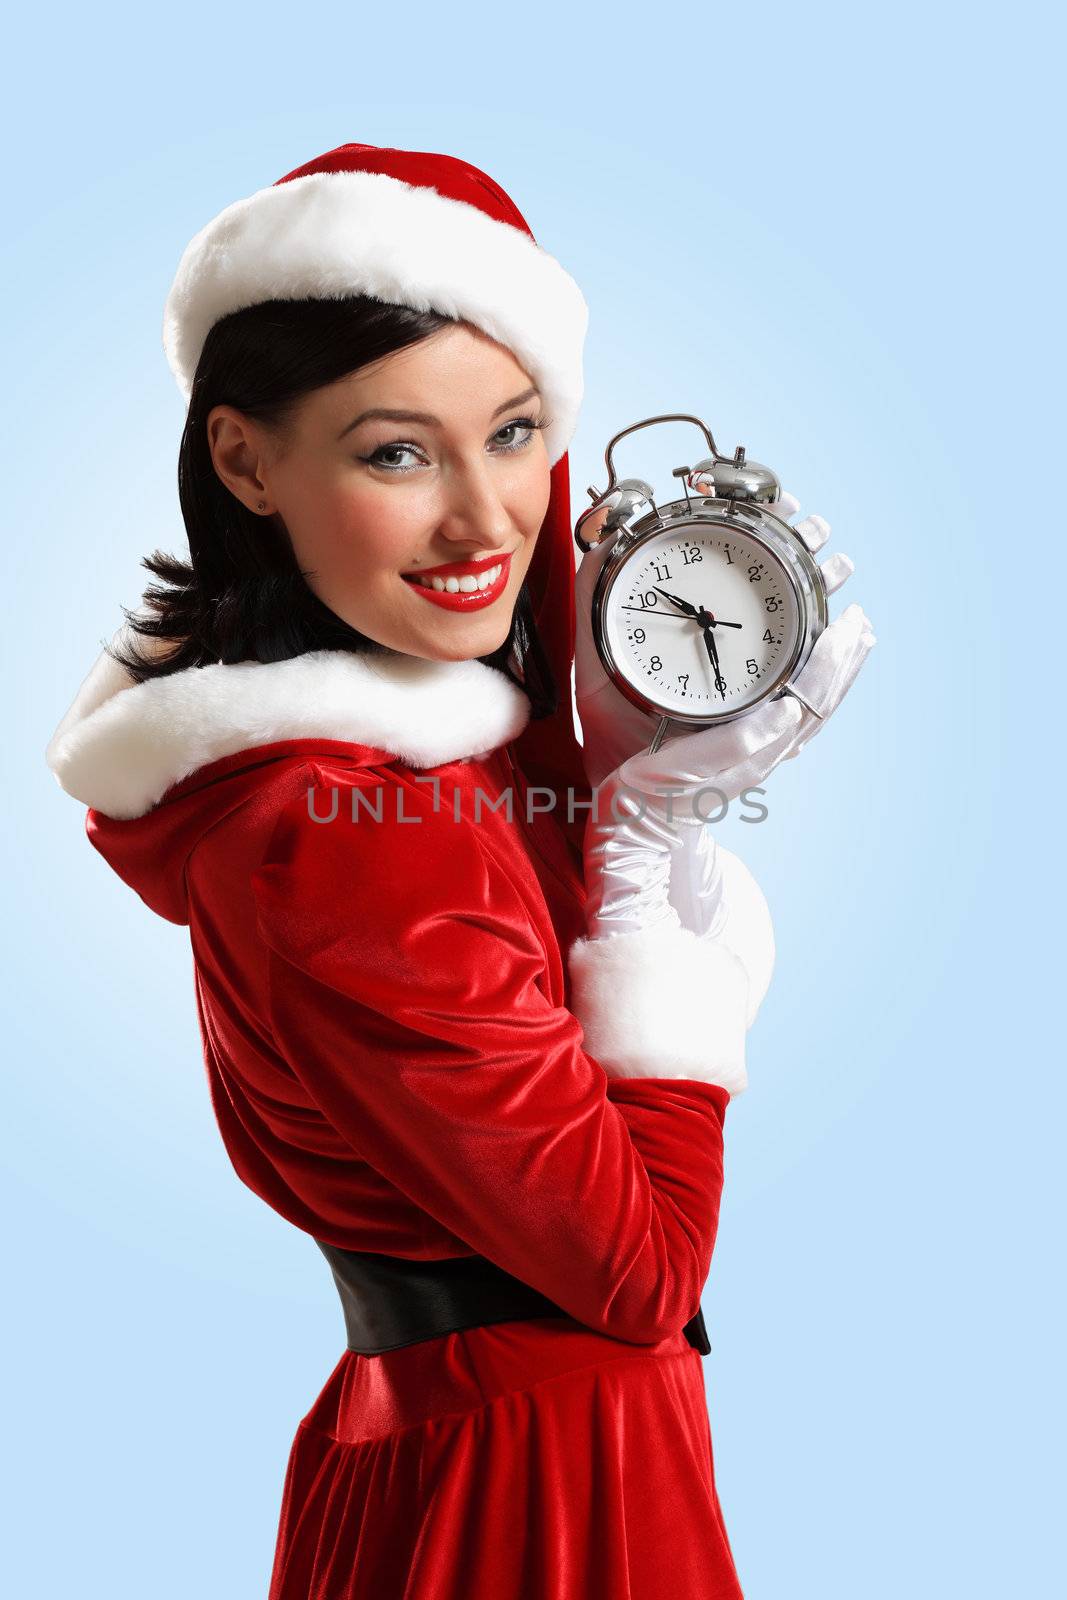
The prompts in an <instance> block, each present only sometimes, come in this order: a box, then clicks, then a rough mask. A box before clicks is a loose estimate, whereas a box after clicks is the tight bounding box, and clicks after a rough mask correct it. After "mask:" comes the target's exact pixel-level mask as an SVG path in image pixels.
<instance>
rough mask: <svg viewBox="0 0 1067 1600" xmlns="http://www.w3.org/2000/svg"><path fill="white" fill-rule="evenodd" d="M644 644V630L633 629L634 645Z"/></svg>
mask: <svg viewBox="0 0 1067 1600" xmlns="http://www.w3.org/2000/svg"><path fill="white" fill-rule="evenodd" d="M644 642H645V630H644V628H635V629H634V644H644Z"/></svg>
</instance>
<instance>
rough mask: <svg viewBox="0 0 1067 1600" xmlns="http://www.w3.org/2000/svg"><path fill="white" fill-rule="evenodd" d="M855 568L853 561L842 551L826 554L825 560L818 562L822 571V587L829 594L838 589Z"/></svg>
mask: <svg viewBox="0 0 1067 1600" xmlns="http://www.w3.org/2000/svg"><path fill="white" fill-rule="evenodd" d="M855 570H856V567H855V564H854V562H853V561H852V560H851V559H850V557H848V556H846V555H845V554H844V553H843V552H842V551H840V550H839V551H837V553H836V554H834V555H832V556H827V558H826V560H825V561H822V562H820V563H819V571H820V572H821V573H822V581H823V587H824V588H825V590H826V593H827V594H828V595H831V594H833V593H834V592H835V591H836V590H838V589H840V587H841V585H842V584H843V583H844V582H845V580H846V579H847V578H850V577H851V576H852V574H853V573H854V572H855Z"/></svg>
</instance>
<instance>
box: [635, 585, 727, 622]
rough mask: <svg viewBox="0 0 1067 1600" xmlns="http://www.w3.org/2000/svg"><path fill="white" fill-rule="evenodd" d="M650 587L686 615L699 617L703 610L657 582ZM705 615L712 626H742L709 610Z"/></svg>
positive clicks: (640, 608) (667, 613)
mask: <svg viewBox="0 0 1067 1600" xmlns="http://www.w3.org/2000/svg"><path fill="white" fill-rule="evenodd" d="M652 587H653V589H655V591H656V593H657V594H661V595H662V596H663V598H664V600H670V601H671V603H672V605H676V606H681V608H682V610H683V611H684V612H685V613H686V615H687V616H690V617H699V616H700V612H701V611H703V610H704V607H703V606H701V607H700V608H699V609H698V608H697V607H696V606H691V605H690V604H689V601H688V600H679V598H678V596H677V595H674V594H668V593H667V591H666V589H661V588H660V587H659V585H658V584H657V583H654V584H653V585H652ZM619 609H620V610H621V611H651V609H652V607H651V606H620V608H619ZM659 614H660V616H661V617H673V615H674V612H673V611H661V612H660V613H659ZM705 615H706V616H707V617H708V620H709V622H710V624H711V626H712V627H713V628H741V627H743V626H744V624H743V623H741V622H721V621H720V620H719V618H718V617H713V616H712V615H711V612H710V611H709V612H705Z"/></svg>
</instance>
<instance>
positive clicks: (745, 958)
mask: <svg viewBox="0 0 1067 1600" xmlns="http://www.w3.org/2000/svg"><path fill="white" fill-rule="evenodd" d="M678 831H679V844H678V848H677V849H676V850H675V851H674V852H673V854H672V856H671V868H670V886H669V893H670V902H671V905H672V906H673V907H674V909H675V911H676V912H677V913H678V917H679V920H680V922H681V925H682V927H683V928H689V929H691V930H692V931H693V932H694V933H695V934H697V935H698V936H699V937H700V938H701V939H704V940H709V941H710V940H714V941H715V942H716V943H718V944H720V945H722V946H724V947H725V948H726V949H727V950H729V951H730V952H731V954H733V955H735V956H736V957H737V959H738V960H739V961H740V962H741V965H742V966H743V967H744V969H745V974H746V976H747V978H748V1000H747V1006H746V1014H745V1026H746V1028H751V1026H752V1024H753V1023H754V1022H755V1020H756V1017H757V1015H758V1013H759V1008H760V1006H761V1004H762V1003H763V999H764V997H765V995H766V993H767V990H768V989H769V988H770V983H771V976H772V974H773V972H774V961H775V944H774V923H773V921H772V920H771V908H770V906H769V905H768V904H767V899H766V896H765V895H764V893H763V890H762V889H761V888H760V886H759V884H758V883H757V882H756V879H755V878H754V877H753V875H752V873H751V872H750V871H749V869H748V867H747V866H746V865H745V863H744V862H743V861H742V860H741V857H740V856H738V855H735V854H734V852H733V851H732V850H728V849H727V848H726V846H725V845H724V844H720V843H719V841H718V840H717V839H716V838H715V830H714V825H713V824H712V823H710V822H705V823H704V824H703V825H702V826H700V827H698V828H680V829H679V830H678Z"/></svg>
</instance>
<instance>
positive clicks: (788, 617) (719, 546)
mask: <svg viewBox="0 0 1067 1600" xmlns="http://www.w3.org/2000/svg"><path fill="white" fill-rule="evenodd" d="M664 422H690V423H693V424H695V426H696V427H698V428H700V430H701V431H702V433H703V434H704V437H705V439H706V440H707V444H708V447H709V454H708V455H707V456H706V457H704V458H702V459H701V460H700V461H698V462H697V463H696V464H695V465H694V466H680V467H675V468H674V472H673V476H674V477H676V478H679V479H680V480H681V487H682V489H683V491H684V497H683V498H682V499H676V500H672V501H670V502H669V503H666V504H662V505H661V504H657V503H656V500H655V498H654V492H653V489H652V487H651V486H650V485H649V484H648V483H646V482H645V481H644V479H641V478H624V479H622V480H619V479H617V478H616V475H615V463H614V451H615V446H616V445H617V444H618V443H619V441H620V440H621V439H624V438H626V437H627V435H629V434H631V433H636V432H637V431H638V430H639V429H641V428H648V427H652V426H654V425H656V424H658V423H664ZM604 459H605V463H606V465H607V469H608V486H607V488H606V489H605V490H604V491H603V492H600V491H599V490H597V489H590V490H589V494H590V497H591V498H592V500H593V504H592V505H591V506H590V507H589V508H588V510H586V511H584V512H583V513H582V515H581V516H580V517H579V518H578V521H577V523H576V525H575V529H574V537H575V541H576V543H577V544H578V546H579V548H580V549H582V550H583V551H584V550H589V549H591V548H592V545H591V544H590V542H589V541H587V540H586V538H585V537H584V535H583V531H582V530H583V527H584V526H586V525H587V524H588V522H589V520H590V519H591V518H592V517H593V516H594V515H595V514H596V513H597V512H598V511H599V510H601V509H602V508H603V506H605V505H608V506H609V511H608V515H607V518H606V519H605V521H604V525H603V528H602V530H601V535H600V538H599V539H597V540H595V541H594V542H595V543H596V544H599V543H600V542H601V540H602V539H605V538H609V539H610V538H614V548H613V549H612V550H611V551H610V553H609V554H608V556H607V557H606V559H605V561H604V564H603V566H602V567H601V570H600V573H599V575H598V577H597V582H596V587H595V589H594V592H593V600H592V631H593V639H594V641H595V643H596V647H597V651H598V653H599V655H600V659H601V661H602V662H603V665H604V670H605V672H606V673H607V674H608V677H609V678H610V679H611V681H612V682H613V683H614V684H615V686H616V687H617V688H618V690H619V691H620V693H622V694H623V695H625V696H626V698H627V699H628V700H630V701H632V702H633V704H634V705H636V706H639V707H640V709H641V710H642V711H645V712H649V713H652V714H655V715H658V716H659V717H660V718H661V719H662V720H661V723H660V726H659V729H658V731H657V733H656V737H655V739H654V741H653V743H652V746H651V750H652V751H653V752H654V751H655V750H656V748H657V747H658V745H659V742H660V740H661V739H662V738H663V736H664V734H665V733H666V731H667V728H668V727H669V726H670V724H671V723H672V722H674V723H679V724H682V725H688V726H690V727H708V726H711V725H713V724H716V723H720V722H732V721H734V720H735V719H736V718H738V717H743V716H745V715H747V714H748V713H750V712H751V711H753V710H754V709H755V708H756V707H757V706H759V705H762V704H763V702H764V701H765V700H771V699H774V698H775V697H776V696H778V695H781V694H786V693H793V694H797V697H798V698H799V699H801V700H803V695H800V694H799V693H798V691H797V690H796V688H795V686H794V685H793V683H792V682H791V680H792V679H793V678H794V677H795V676H796V674H797V673H798V672H799V671H800V669H801V668H802V667H803V665H804V663H805V661H806V660H807V659H808V656H809V655H810V654H811V649H812V646H813V645H814V643H815V641H816V639H817V638H818V637H819V634H820V633H821V632H822V631H823V629H824V628H825V627H826V625H827V621H828V611H827V604H826V601H827V596H828V594H829V593H830V592H832V588H836V587H837V586H838V584H839V583H840V582H843V581H844V578H845V577H847V576H848V573H849V571H851V563H848V562H847V558H845V557H841V558H840V561H841V562H844V563H845V564H846V565H845V570H844V571H842V569H841V567H840V565H835V567H834V569H833V572H832V574H831V578H830V582H829V584H828V580H827V576H826V574H824V571H823V569H822V568H821V567H820V565H819V563H818V562H817V561H816V560H815V558H814V554H813V552H812V550H811V549H810V548H809V546H808V544H806V543H805V541H804V540H803V539H802V538H801V536H800V534H799V533H798V532H797V531H796V529H794V528H793V527H791V526H790V524H789V523H788V522H786V521H784V520H783V519H782V518H781V517H779V516H776V515H775V514H774V508H773V504H774V502H775V501H776V500H777V499H778V498H779V496H780V494H781V484H780V482H779V480H778V478H777V476H776V475H775V474H774V473H773V472H772V471H771V470H770V468H769V467H765V466H762V465H761V464H760V463H759V462H757V461H750V460H748V459H747V457H746V452H745V448H744V446H743V445H738V447H737V449H736V451H735V452H734V454H733V456H724V455H722V454H721V453H720V452H719V450H718V448H717V446H716V444H715V440H714V437H713V436H712V433H711V430H710V428H708V426H707V424H706V423H704V422H702V421H701V420H700V418H698V417H693V416H689V415H687V414H684V413H670V414H667V415H664V416H657V417H647V418H645V419H644V420H643V421H641V422H635V423H632V424H631V425H630V426H629V427H627V428H623V429H622V430H621V431H620V432H619V433H617V434H616V435H615V436H614V438H613V439H611V441H610V442H609V444H608V447H607V449H606V451H605V455H604ZM824 537H825V535H824ZM816 548H818V545H816ZM827 565H828V566H829V565H830V564H829V563H828V564H827ZM834 579H836V581H833V580H834ZM804 703H805V704H807V702H806V701H804ZM809 709H811V710H813V711H814V707H810V708H809ZM816 714H817V713H816Z"/></svg>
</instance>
